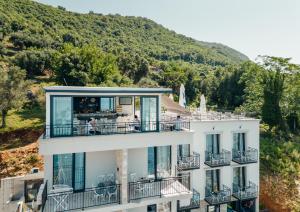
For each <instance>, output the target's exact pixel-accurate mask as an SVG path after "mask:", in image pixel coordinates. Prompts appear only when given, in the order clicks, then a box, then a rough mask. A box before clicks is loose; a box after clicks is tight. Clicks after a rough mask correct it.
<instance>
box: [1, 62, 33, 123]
mask: <svg viewBox="0 0 300 212" xmlns="http://www.w3.org/2000/svg"><path fill="white" fill-rule="evenodd" d="M0 76H1V78H0V99H1V101H0V111H1V114H2V125H1V128H4V127H6V116H7V113H8V111H9V110H11V109H19V108H20V107H22V106H23V104H24V103H25V102H26V92H27V88H28V81H26V80H25V78H26V72H25V71H24V70H21V69H20V68H19V67H16V66H9V67H7V66H5V65H1V66H0Z"/></svg>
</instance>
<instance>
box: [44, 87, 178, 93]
mask: <svg viewBox="0 0 300 212" xmlns="http://www.w3.org/2000/svg"><path fill="white" fill-rule="evenodd" d="M44 90H45V91H46V92H75V93H172V89H171V88H133V87H131V88H130V87H85V86H48V87H44Z"/></svg>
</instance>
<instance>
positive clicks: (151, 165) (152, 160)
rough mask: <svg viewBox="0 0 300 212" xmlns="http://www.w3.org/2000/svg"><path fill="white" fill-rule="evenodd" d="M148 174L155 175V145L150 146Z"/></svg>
mask: <svg viewBox="0 0 300 212" xmlns="http://www.w3.org/2000/svg"><path fill="white" fill-rule="evenodd" d="M148 175H150V176H151V177H154V176H155V152H154V147H148Z"/></svg>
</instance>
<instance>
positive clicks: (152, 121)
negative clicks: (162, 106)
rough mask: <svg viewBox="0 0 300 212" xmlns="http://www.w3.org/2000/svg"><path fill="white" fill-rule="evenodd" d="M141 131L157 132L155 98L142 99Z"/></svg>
mask: <svg viewBox="0 0 300 212" xmlns="http://www.w3.org/2000/svg"><path fill="white" fill-rule="evenodd" d="M141 99H142V130H143V131H155V130H157V98H156V97H142V98H141Z"/></svg>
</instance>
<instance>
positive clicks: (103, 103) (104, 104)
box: [100, 97, 115, 112]
mask: <svg viewBox="0 0 300 212" xmlns="http://www.w3.org/2000/svg"><path fill="white" fill-rule="evenodd" d="M100 111H101V112H114V111H115V98H114V97H101V98H100Z"/></svg>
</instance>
